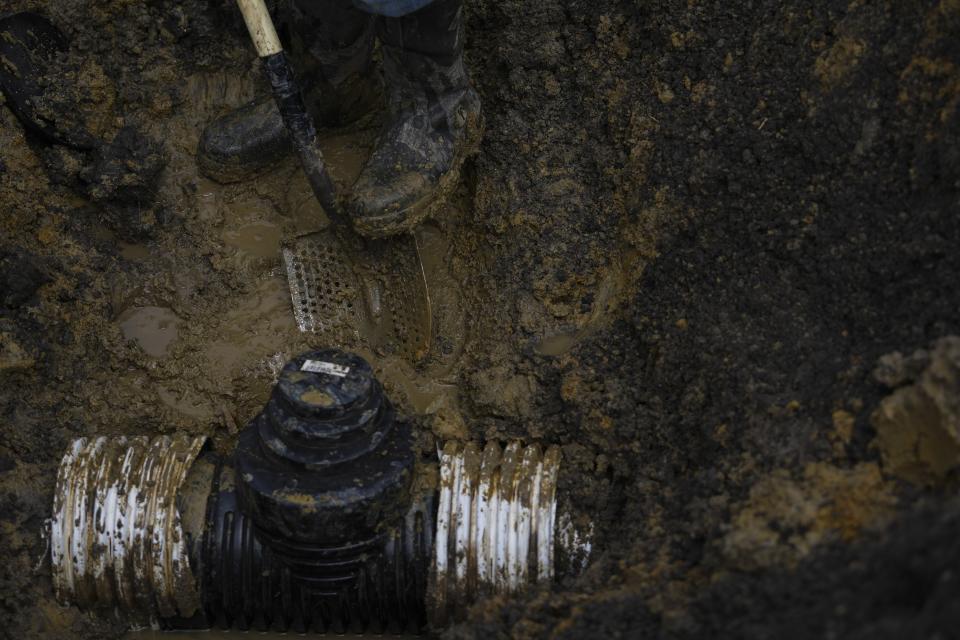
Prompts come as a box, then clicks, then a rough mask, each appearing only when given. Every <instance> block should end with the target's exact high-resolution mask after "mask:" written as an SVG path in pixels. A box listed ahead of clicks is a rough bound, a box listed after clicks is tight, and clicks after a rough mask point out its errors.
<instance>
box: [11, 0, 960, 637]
mask: <svg viewBox="0 0 960 640" xmlns="http://www.w3.org/2000/svg"><path fill="white" fill-rule="evenodd" d="M467 7H468V13H469V26H468V41H467V58H468V66H469V67H470V69H471V73H472V76H473V78H474V81H475V84H476V85H477V87H478V89H479V91H480V93H481V95H482V97H483V101H484V103H483V104H484V109H485V116H486V133H485V138H484V141H483V143H482V146H481V150H480V153H479V154H478V156H476V158H475V159H474V160H471V161H470V162H469V164H468V165H467V166H466V167H465V170H464V172H463V180H462V184H461V186H460V188H459V190H457V191H456V192H455V193H454V194H453V195H452V196H451V197H450V198H449V201H448V204H447V207H446V209H445V210H444V212H443V214H442V215H441V217H440V218H439V219H438V220H436V221H434V222H431V223H429V224H428V225H427V226H425V227H424V228H423V229H421V230H420V232H419V234H418V237H419V240H420V243H421V246H422V247H424V248H425V249H424V262H425V267H426V271H427V279H428V284H429V285H430V287H431V296H433V299H434V309H435V317H434V323H435V325H436V327H437V341H436V349H435V351H436V353H437V354H438V355H437V357H432V358H431V359H430V360H429V361H428V362H427V363H426V364H425V365H423V366H421V367H419V368H415V367H413V366H412V365H410V364H409V363H408V362H406V361H404V360H403V359H402V358H399V357H396V356H394V355H391V354H389V353H386V354H385V353H377V352H375V351H373V350H371V349H370V348H369V345H366V344H364V342H363V340H362V336H356V335H353V336H351V335H349V332H348V333H347V334H345V335H342V336H339V340H338V341H339V342H340V344H342V345H344V346H346V347H348V348H352V349H356V350H358V351H359V352H361V353H363V354H364V355H366V356H368V357H369V358H370V359H371V360H372V361H373V362H374V363H375V366H376V368H377V370H378V372H379V373H380V375H381V376H382V377H383V379H384V381H385V386H386V388H387V390H388V393H389V394H390V395H391V397H393V398H394V399H395V401H396V402H397V403H398V404H399V406H400V409H401V411H403V412H404V413H406V414H408V415H411V416H414V417H415V418H416V419H417V424H418V425H419V426H420V427H421V428H420V435H419V442H420V445H421V446H422V449H423V451H424V452H430V451H434V450H435V445H436V442H437V441H439V440H447V439H461V440H465V439H475V440H487V439H498V440H507V439H512V438H521V439H523V440H524V441H526V442H543V443H549V444H554V443H556V444H561V445H562V446H563V452H564V461H563V470H562V472H561V478H560V489H559V491H560V493H561V494H563V495H565V496H567V498H566V499H567V500H568V501H569V504H570V508H571V509H572V511H573V513H574V514H575V516H576V518H577V522H578V524H580V525H581V526H584V527H586V526H588V524H589V523H592V525H593V527H594V531H595V534H596V539H595V542H594V550H595V554H594V557H593V559H592V561H591V563H590V566H589V567H588V568H587V570H586V572H585V573H584V574H583V575H581V576H578V577H577V576H567V577H565V578H564V579H563V580H562V581H561V582H560V583H559V584H557V585H555V586H554V587H553V588H550V589H548V588H542V589H539V590H534V591H532V592H531V593H529V594H527V595H526V596H523V597H518V598H513V599H510V600H507V599H488V600H484V601H482V602H479V603H478V604H477V605H476V606H474V607H473V608H472V609H471V610H470V611H469V612H468V613H467V617H466V620H465V621H464V622H462V623H460V624H458V625H457V626H455V627H454V628H452V629H449V630H446V632H445V633H446V634H447V635H448V636H449V637H457V638H468V637H469V638H473V637H477V638H479V637H489V636H496V637H518V638H528V637H529V638H534V637H569V638H576V637H591V636H592V637H684V638H685V637H691V638H693V637H738V638H739V637H749V638H769V637H788V638H792V637H796V638H801V637H802V638H808V637H810V638H820V637H845V638H846V637H858V638H859V637H863V638H868V637H869V638H877V637H890V638H902V637H942V638H949V637H957V635H958V631H957V629H960V607H957V606H956V603H957V602H958V600H960V582H958V580H960V578H958V574H957V567H958V566H960V565H958V563H960V503H958V501H957V499H956V498H955V496H956V492H957V488H958V482H957V480H958V474H957V469H958V467H960V347H958V340H960V339H958V338H956V337H953V338H951V336H956V335H960V286H958V284H957V274H958V273H960V252H958V251H957V250H956V247H958V246H960V217H958V216H960V69H958V65H960V3H958V2H957V1H956V0H939V1H932V0H931V1H926V2H903V1H901V2H895V1H893V0H882V1H877V2H860V1H858V0H854V1H852V2H851V1H849V0H847V1H844V2H833V1H818V2H814V3H804V2H799V1H797V0H771V1H769V2H759V1H746V2H739V3H730V2H713V3H706V2H693V1H689V2H687V1H684V2H645V1H637V2H616V1H613V0H602V1H595V2H586V1H582V0H541V1H539V2H528V1H524V0H472V1H470V0H468V3H467ZM25 8H31V9H38V8H39V10H41V11H43V12H44V13H46V14H47V15H49V16H50V17H51V18H52V19H53V20H54V21H55V22H56V23H57V24H58V26H60V27H61V28H62V29H63V30H64V31H65V32H66V33H67V35H68V36H69V38H70V41H71V50H70V53H69V55H68V56H66V58H65V59H64V60H61V61H60V64H61V65H62V66H61V67H60V68H61V69H66V70H68V72H69V73H68V75H69V79H70V83H71V84H69V85H65V86H64V88H63V91H64V92H65V95H67V97H70V96H71V95H72V96H73V97H72V98H71V99H72V100H73V101H74V102H79V103H80V107H79V108H78V110H77V111H76V112H72V113H70V119H69V122H68V124H69V125H70V126H76V122H75V121H74V120H75V119H77V118H79V119H80V120H81V121H82V123H83V124H84V126H86V127H87V128H88V130H89V131H90V132H91V133H93V134H94V135H95V136H97V137H98V138H99V139H101V140H102V141H103V142H104V144H103V145H101V146H99V147H98V148H97V149H96V150H94V151H74V150H70V149H68V148H66V147H62V146H50V145H49V144H47V143H45V142H43V141H41V140H38V139H34V138H33V137H31V136H29V135H27V134H26V133H25V131H24V128H23V127H22V126H21V124H20V122H19V121H17V119H16V118H15V117H14V115H13V114H12V113H11V112H10V110H9V109H7V108H6V107H2V106H0V149H2V155H0V211H2V214H0V629H2V632H0V633H2V634H4V635H9V637H17V638H31V637H40V636H43V637H65V638H66V637H80V638H94V637H97V638H100V637H113V636H119V635H120V634H122V633H123V631H124V628H123V624H122V623H121V622H118V621H116V620H115V619H114V618H113V617H112V616H110V615H109V614H108V615H91V614H87V613H81V612H79V611H77V610H76V609H72V608H61V607H59V606H58V605H57V604H56V603H55V602H54V600H53V597H52V589H51V585H50V578H49V567H48V564H47V563H46V562H45V561H44V557H45V541H44V540H43V538H42V535H41V534H42V531H43V526H44V520H45V519H46V518H48V517H49V515H50V507H51V501H52V490H53V485H54V480H55V474H56V467H57V463H58V461H59V459H60V457H61V455H62V453H63V451H64V449H65V447H66V445H67V443H68V442H69V441H70V440H71V439H72V438H74V437H77V436H81V435H89V434H119V433H132V434H155V433H171V432H174V431H179V432H185V433H193V434H201V433H202V434H207V435H210V436H212V437H213V440H214V443H215V446H216V447H217V448H218V449H220V450H223V451H227V450H229V449H230V448H232V444H233V438H234V436H235V434H236V432H237V429H238V427H239V428H242V426H243V425H244V424H245V423H246V422H247V421H248V420H249V419H250V418H252V417H253V416H254V415H255V413H256V412H257V411H258V409H259V408H260V406H261V405H262V403H263V401H264V399H265V398H266V396H267V393H268V391H269V389H270V385H271V383H272V380H273V376H274V375H275V373H276V371H277V369H278V367H279V366H281V365H282V363H283V361H284V359H285V358H286V357H287V356H290V355H291V354H294V353H296V352H298V351H300V350H302V349H304V348H306V347H308V346H311V345H314V343H315V342H316V340H317V338H315V337H311V336H306V335H303V334H300V333H299V332H298V330H297V328H296V325H295V323H294V318H293V315H292V312H291V309H290V302H289V294H288V291H287V284H286V281H285V275H284V272H283V269H282V267H281V264H280V256H279V246H280V243H281V242H282V241H283V240H285V239H289V238H292V237H294V236H296V235H298V234H302V233H307V232H311V231H315V230H318V229H321V228H323V227H324V226H325V225H326V219H325V217H324V215H323V212H322V210H321V209H320V207H319V205H318V204H316V202H315V201H314V200H313V196H312V195H311V193H310V190H309V187H308V185H307V183H306V181H305V179H304V178H303V177H302V175H301V173H300V172H299V170H298V168H297V166H296V163H295V162H294V161H293V159H292V158H291V159H288V160H286V161H285V162H283V163H281V164H280V165H279V166H277V167H276V169H275V170H274V171H272V172H271V173H270V174H268V175H266V176H264V177H262V178H258V179H257V180H255V181H252V182H249V183H240V184H231V185H220V184H217V183H215V182H213V181H210V180H208V179H206V178H204V177H203V176H202V175H200V174H199V173H198V172H197V169H196V163H195V159H194V157H195V151H196V145H197V140H198V139H199V135H200V131H201V129H202V126H203V124H204V123H205V122H207V121H209V120H210V119H211V118H213V117H214V116H216V115H218V114H220V113H223V112H225V111H226V110H228V109H230V108H232V107H235V106H238V105H240V104H243V103H244V102H245V101H247V100H249V99H250V98H251V97H253V96H254V95H255V94H257V93H262V92H263V91H264V87H263V85H262V78H261V77H260V75H259V73H258V69H257V67H256V65H255V63H254V61H253V54H252V51H251V50H250V48H249V46H248V44H247V43H246V36H245V33H244V31H243V27H242V24H241V22H240V20H239V17H238V16H237V15H236V10H235V8H234V6H233V4H232V3H231V2H226V1H224V2H212V3H208V2H201V1H199V0H188V1H187V2H173V1H172V0H157V1H155V2H151V3H136V2H127V1H125V0H102V1H99V2H89V1H86V0H84V1H78V0H41V1H40V2H33V3H27V2H22V1H20V0H5V2H4V3H3V6H2V10H3V11H7V10H10V11H13V10H19V9H25ZM52 90H53V91H55V92H56V89H55V88H54V89H52ZM70 91H73V92H74V93H72V94H70V93H69V92H70ZM68 94H69V95H68ZM51 104H52V105H54V107H52V108H54V111H55V106H56V104H57V102H56V101H55V100H54V101H52V102H51ZM376 127H377V117H376V116H373V117H371V118H367V119H365V120H362V121H361V122H360V123H359V124H356V125H353V126H352V127H351V128H348V129H342V130H338V131H328V132H326V133H325V134H324V141H323V144H324V146H325V149H326V151H327V154H328V156H329V159H330V163H331V166H332V169H333V171H334V174H335V177H337V178H338V179H339V180H341V181H343V182H345V183H349V182H350V181H351V179H352V177H353V176H355V175H356V173H357V171H358V170H359V166H360V164H361V163H362V161H363V157H364V155H365V153H366V152H367V150H368V149H369V147H370V145H371V144H372V141H373V138H374V136H375V133H376ZM315 346H321V345H315Z"/></svg>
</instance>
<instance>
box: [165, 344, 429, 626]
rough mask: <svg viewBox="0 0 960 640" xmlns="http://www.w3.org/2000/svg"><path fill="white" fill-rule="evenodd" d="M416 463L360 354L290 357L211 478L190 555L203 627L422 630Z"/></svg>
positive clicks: (421, 503)
mask: <svg viewBox="0 0 960 640" xmlns="http://www.w3.org/2000/svg"><path fill="white" fill-rule="evenodd" d="M414 462H415V456H414V452H413V436H412V434H411V429H410V425H409V424H407V423H406V422H404V421H400V420H397V418H396V415H395V412H394V409H393V407H392V405H391V404H390V401H389V400H388V399H387V397H386V395H385V394H384V393H383V389H382V387H381V385H380V383H379V382H378V381H377V380H376V378H375V377H374V375H373V370H372V368H371V367H370V365H369V363H367V362H366V361H365V360H364V359H363V358H361V357H360V356H358V355H355V354H351V353H347V352H344V351H340V350H338V349H323V350H317V351H311V352H308V353H304V354H302V355H300V356H298V357H296V358H294V359H293V360H291V361H290V362H288V363H287V364H286V366H284V368H283V370H282V371H281V372H280V375H279V379H278V381H277V384H276V385H275V386H274V389H273V392H272V394H271V396H270V399H269V401H268V402H267V404H266V406H265V407H264V409H263V411H261V412H260V414H259V415H257V416H256V418H254V419H253V420H252V421H251V422H250V424H249V425H248V426H247V427H246V429H244V430H243V432H241V434H240V436H239V439H238V443H237V448H236V450H235V452H234V454H233V458H232V461H221V462H220V463H218V465H217V469H216V471H215V472H214V473H213V481H212V486H211V490H210V494H209V498H208V499H207V508H206V512H207V515H206V522H205V523H204V528H203V532H202V540H201V543H200V544H199V545H198V548H197V549H196V553H195V555H196V558H195V561H196V564H195V566H198V567H199V569H200V581H201V585H202V588H201V592H202V594H203V610H204V611H203V615H202V621H201V624H202V626H220V627H222V628H225V629H226V628H237V629H241V630H244V629H257V630H262V631H265V630H270V629H273V630H277V631H288V630H290V631H297V632H307V631H317V632H332V633H346V632H356V633H359V632H363V631H373V632H387V631H389V632H398V633H399V632H418V631H420V630H422V629H423V627H424V626H425V625H426V613H425V606H424V603H425V600H426V590H427V573H428V567H429V565H430V557H431V551H432V541H433V529H434V524H433V513H434V506H433V497H432V494H430V493H429V492H427V493H425V494H424V495H420V496H418V498H417V500H416V501H414V499H413V498H412V497H411V491H410V486H411V482H412V475H413V469H414ZM231 463H232V464H231ZM196 622H197V621H190V622H189V623H187V624H186V625H182V624H176V623H174V625H173V626H191V625H193V626H196Z"/></svg>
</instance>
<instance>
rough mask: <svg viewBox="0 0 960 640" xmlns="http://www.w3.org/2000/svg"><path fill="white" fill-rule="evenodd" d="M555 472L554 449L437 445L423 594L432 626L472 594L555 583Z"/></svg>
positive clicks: (556, 457) (556, 455)
mask: <svg viewBox="0 0 960 640" xmlns="http://www.w3.org/2000/svg"><path fill="white" fill-rule="evenodd" d="M559 469H560V448H559V447H556V446H553V447H550V448H548V449H547V450H546V451H542V450H541V448H540V447H539V446H538V445H531V446H528V447H525V448H524V447H522V446H521V445H520V444H519V443H517V442H513V443H511V444H509V445H507V447H506V448H504V449H501V447H500V445H499V444H497V443H495V442H492V443H489V444H487V445H486V447H484V449H483V450H482V451H481V450H480V448H479V447H478V446H477V445H476V444H473V443H470V444H467V445H465V446H463V445H460V444H457V443H452V442H451V443H448V444H447V445H446V446H445V447H444V448H443V451H442V453H441V455H440V495H439V498H438V507H437V532H436V536H435V538H434V560H433V567H432V568H431V589H430V591H429V593H430V603H429V610H430V611H431V616H432V618H433V620H434V623H435V624H438V625H442V624H444V623H445V622H446V621H447V619H448V618H449V617H451V612H453V611H455V610H457V609H458V608H462V607H464V606H466V605H468V604H470V603H472V602H474V601H475V600H476V599H477V597H478V596H482V595H486V594H491V593H493V594H505V593H513V592H516V591H519V590H521V589H523V588H525V587H527V586H528V585H529V584H531V583H534V582H538V581H541V580H550V579H552V578H553V576H554V562H555V559H554V558H555V552H556V549H555V539H556V535H555V522H556V519H557V518H556V516H557V496H556V490H557V475H558V472H559Z"/></svg>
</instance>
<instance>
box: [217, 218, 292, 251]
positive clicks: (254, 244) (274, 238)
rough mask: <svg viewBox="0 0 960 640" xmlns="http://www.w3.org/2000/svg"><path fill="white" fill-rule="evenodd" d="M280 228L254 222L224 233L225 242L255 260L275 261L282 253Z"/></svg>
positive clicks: (267, 223)
mask: <svg viewBox="0 0 960 640" xmlns="http://www.w3.org/2000/svg"><path fill="white" fill-rule="evenodd" d="M280 236H281V231H280V228H279V227H278V226H276V225H274V224H271V223H269V222H254V223H252V224H247V225H244V226H242V227H239V228H238V229H233V230H226V231H224V232H223V241H224V242H225V243H226V244H227V245H228V246H231V247H233V248H235V249H237V250H238V251H240V252H241V253H244V254H246V255H248V256H251V257H253V258H262V259H268V260H269V259H273V258H276V257H277V256H278V255H279V253H280Z"/></svg>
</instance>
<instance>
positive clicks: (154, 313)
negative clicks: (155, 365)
mask: <svg viewBox="0 0 960 640" xmlns="http://www.w3.org/2000/svg"><path fill="white" fill-rule="evenodd" d="M117 322H118V323H119V324H120V331H121V332H123V337H124V338H125V339H127V340H133V341H134V342H136V343H137V345H139V347H140V348H141V349H143V351H144V353H146V354H147V355H148V356H151V357H153V358H162V357H164V356H165V355H167V351H168V350H169V349H170V345H171V344H173V342H174V341H175V340H176V339H177V335H178V325H179V324H180V318H178V317H177V314H175V313H174V312H173V311H171V310H170V309H167V308H165V307H133V308H131V309H127V310H126V311H124V312H123V313H122V314H120V317H119V318H117Z"/></svg>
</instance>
